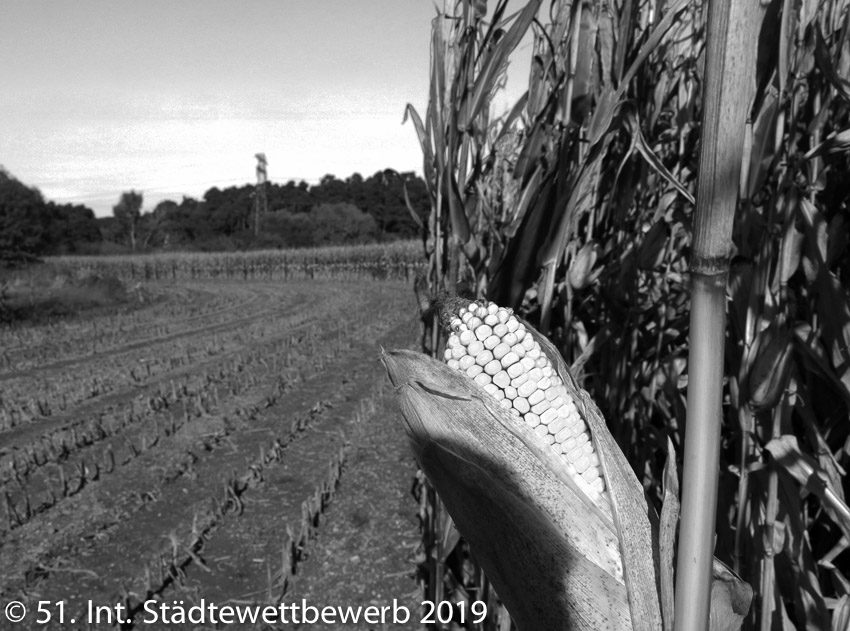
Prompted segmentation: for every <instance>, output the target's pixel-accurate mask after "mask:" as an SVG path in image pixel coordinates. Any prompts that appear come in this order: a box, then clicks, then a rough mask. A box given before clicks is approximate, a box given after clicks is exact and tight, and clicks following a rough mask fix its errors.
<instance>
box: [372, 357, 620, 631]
mask: <svg viewBox="0 0 850 631" xmlns="http://www.w3.org/2000/svg"><path fill="white" fill-rule="evenodd" d="M383 361H384V363H385V365H386V366H387V370H388V372H389V374H390V378H391V380H392V382H393V384H394V385H395V386H396V388H398V392H399V397H400V402H401V406H402V411H403V413H404V417H405V421H406V430H407V433H408V436H409V438H410V442H411V446H412V448H413V451H414V453H415V454H416V457H417V460H418V461H419V464H420V466H421V467H422V469H423V470H424V471H425V473H426V475H427V476H428V479H429V480H430V481H431V483H432V484H433V485H434V487H435V488H436V489H437V492H438V493H439V494H440V497H441V498H442V500H443V502H444V503H445V505H446V507H447V508H448V510H449V512H450V513H451V515H452V517H453V519H454V522H455V524H456V525H457V527H458V529H459V530H460V532H461V533H462V534H463V535H464V537H466V539H467V540H468V541H469V542H470V544H471V546H472V548H473V551H474V553H475V556H476V558H477V559H478V560H479V561H480V562H481V565H482V567H483V568H484V571H485V572H486V573H487V576H488V577H489V578H490V580H491V581H492V582H493V585H494V586H495V588H496V591H497V592H498V593H499V596H500V597H501V598H502V599H503V601H504V602H505V604H506V605H507V607H508V609H509V610H510V612H511V616H512V617H513V619H514V620H515V621H516V623H517V624H518V626H519V628H520V629H524V630H534V629H551V630H557V629H588V630H590V629H593V630H594V631H595V630H596V629H631V628H632V626H631V624H630V621H629V606H628V594H627V591H626V587H625V584H624V582H623V578H622V574H621V572H622V566H621V564H620V559H619V553H618V540H617V536H616V533H615V529H614V525H613V523H612V522H611V521H610V518H608V517H606V516H605V515H604V514H603V513H602V512H601V511H599V510H598V509H596V507H595V506H594V505H593V503H592V502H590V501H589V500H587V498H586V497H585V496H584V494H583V493H581V491H579V490H578V488H577V487H575V485H574V483H572V482H571V481H570V480H569V478H568V477H564V476H561V475H559V474H558V469H559V467H557V465H556V464H551V465H549V464H547V462H549V460H547V456H546V454H544V453H542V452H540V451H539V450H535V449H533V448H532V447H531V446H532V445H533V441H532V440H531V438H530V436H525V434H524V432H527V433H528V434H530V433H531V432H530V430H528V429H527V428H526V427H525V426H524V425H522V424H521V423H518V422H516V421H515V419H514V418H513V417H512V416H510V415H509V414H508V413H507V411H505V410H504V409H503V408H501V407H499V406H498V405H497V404H495V402H494V403H493V404H490V403H489V402H488V399H489V395H488V394H487V393H486V392H484V390H483V389H481V388H480V387H479V386H478V385H477V384H475V383H474V382H472V381H471V380H469V379H467V378H466V377H464V376H463V375H461V374H459V373H457V372H456V371H454V370H452V369H451V368H449V367H448V366H446V365H444V364H442V363H440V362H438V361H436V360H433V359H431V358H429V357H427V356H425V355H422V354H420V353H413V352H409V351H389V352H387V353H385V354H384V356H383ZM552 458H554V456H552ZM577 516H580V518H579V519H577V518H576V517H577Z"/></svg>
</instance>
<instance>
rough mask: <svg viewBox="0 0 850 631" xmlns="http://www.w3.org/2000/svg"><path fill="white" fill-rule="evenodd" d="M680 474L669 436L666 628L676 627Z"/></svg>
mask: <svg viewBox="0 0 850 631" xmlns="http://www.w3.org/2000/svg"><path fill="white" fill-rule="evenodd" d="M680 508H681V507H680V504H679V474H678V473H677V471H676V449H675V448H674V447H673V441H672V440H670V438H669V437H668V438H667V463H666V464H665V465H664V504H663V505H662V507H661V525H660V528H659V533H658V548H659V551H660V555H661V567H660V570H661V612H662V615H663V616H664V629H665V631H672V629H673V620H674V618H673V613H674V604H675V601H676V599H675V593H674V591H673V587H674V582H673V560H674V556H675V554H674V552H675V548H676V526H677V525H678V523H679V509H680Z"/></svg>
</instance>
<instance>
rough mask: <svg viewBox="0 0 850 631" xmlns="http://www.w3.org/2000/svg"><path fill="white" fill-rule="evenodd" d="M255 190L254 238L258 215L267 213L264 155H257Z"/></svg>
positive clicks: (257, 230)
mask: <svg viewBox="0 0 850 631" xmlns="http://www.w3.org/2000/svg"><path fill="white" fill-rule="evenodd" d="M254 157H255V158H257V190H256V191H254V236H255V237H256V236H257V235H258V234H259V233H260V215H264V214H266V212H268V201H267V200H266V164H267V162H266V154H264V153H257V154H255V155H254Z"/></svg>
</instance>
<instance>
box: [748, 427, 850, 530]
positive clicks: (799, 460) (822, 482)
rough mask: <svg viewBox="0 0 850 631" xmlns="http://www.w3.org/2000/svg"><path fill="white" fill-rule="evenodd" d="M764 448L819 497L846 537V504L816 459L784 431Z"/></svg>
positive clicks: (849, 524)
mask: <svg viewBox="0 0 850 631" xmlns="http://www.w3.org/2000/svg"><path fill="white" fill-rule="evenodd" d="M764 448H765V450H766V451H767V452H768V453H770V455H771V456H772V457H773V459H774V460H775V461H776V463H777V464H778V465H779V466H780V467H782V469H784V470H785V471H786V472H787V473H788V474H790V475H791V477H792V478H794V479H795V480H796V481H797V483H798V484H799V485H800V486H804V487H806V488H807V489H808V490H809V491H810V492H812V493H814V494H815V495H817V496H818V498H820V500H821V504H822V505H823V507H824V510H826V512H827V514H828V515H829V516H830V518H831V519H832V521H834V522H835V524H836V525H837V526H838V527H839V528H840V529H841V532H842V533H843V534H844V536H845V537H848V538H850V508H848V507H847V504H845V503H844V502H842V501H841V499H839V497H838V495H837V494H836V492H835V490H834V489H833V488H832V486H831V483H830V481H829V476H827V475H826V472H825V471H824V470H823V469H822V468H821V467H820V465H819V464H818V462H817V460H815V459H814V458H812V457H811V456H810V455H808V454H805V453H803V452H802V451H801V450H800V446H799V445H798V444H797V437H796V436H792V435H790V434H785V435H783V436H780V437H779V438H774V439H773V440H771V441H770V442H769V443H768V444H767V445H765V447H764Z"/></svg>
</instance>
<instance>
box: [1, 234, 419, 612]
mask: <svg viewBox="0 0 850 631" xmlns="http://www.w3.org/2000/svg"><path fill="white" fill-rule="evenodd" d="M376 251H377V250H376ZM322 256H327V257H331V256H335V255H334V253H333V252H330V253H327V252H325V253H319V254H316V253H311V254H310V255H309V256H308V257H304V256H302V258H300V259H299V258H298V256H297V255H296V256H295V257H293V258H289V259H287V260H288V261H290V262H292V261H293V260H295V261H297V263H292V264H293V265H296V264H297V265H301V264H306V265H318V263H315V260H316V258H317V257H318V258H319V259H321V257H322ZM263 257H267V258H263ZM189 258H190V259H191V260H190V262H189V263H187V264H185V265H184V264H183V263H181V262H180V261H179V260H178V259H179V257H174V258H173V259H169V258H163V259H155V258H147V259H144V258H142V257H139V258H138V259H133V260H129V261H128V260H122V259H118V260H114V261H111V260H103V259H91V260H85V261H81V260H75V259H66V260H63V261H61V262H58V263H56V262H54V265H52V266H49V268H50V269H51V270H53V271H54V272H56V273H58V274H59V277H60V278H61V277H62V274H72V275H74V274H95V275H97V274H103V275H104V276H106V277H110V278H115V277H116V276H119V275H120V276H123V277H124V278H126V279H133V278H136V279H137V280H136V283H137V284H140V285H141V286H142V288H143V291H142V294H141V295H142V296H143V297H144V300H142V301H137V302H134V303H133V304H129V305H121V307H120V308H116V309H105V310H96V311H93V312H90V313H86V314H84V315H83V316H80V317H66V318H60V319H48V320H46V321H43V322H42V321H38V322H35V323H31V322H16V323H14V324H10V325H4V326H2V327H0V558H2V563H0V566H2V571H0V597H2V598H3V599H4V601H5V602H9V601H12V600H14V601H18V602H19V603H21V604H22V606H25V607H26V608H27V609H28V610H29V612H30V613H31V614H32V615H29V616H27V619H26V620H24V621H23V622H21V623H19V624H18V625H16V626H17V627H19V628H21V629H27V628H42V626H43V625H42V624H40V623H38V622H36V620H37V619H39V618H41V619H42V620H43V616H42V615H38V616H37V615H36V611H37V607H38V605H39V604H40V603H49V606H48V609H49V611H50V613H51V614H52V615H53V620H52V622H55V623H57V624H56V625H55V627H54V626H51V625H48V627H49V628H59V627H63V628H64V627H65V626H71V625H70V624H69V619H70V618H75V619H76V620H77V622H78V624H77V625H74V628H81V629H82V628H91V629H95V628H98V629H100V628H107V627H109V628H112V624H111V623H113V622H114V619H112V620H109V621H107V620H106V619H105V618H104V619H102V620H101V624H96V623H92V622H91V620H89V619H88V618H87V617H86V615H85V611H86V602H91V603H94V604H95V605H97V606H101V605H102V606H104V607H107V608H108V607H109V606H112V608H113V610H114V607H115V605H116V603H118V604H120V605H121V606H122V608H123V612H124V614H125V615H124V616H123V618H124V619H125V623H124V624H122V625H121V628H125V629H132V628H141V627H145V628H148V627H150V628H158V629H165V628H168V629H172V628H173V629H182V628H194V626H195V625H189V624H188V622H187V623H186V624H185V625H183V624H167V623H162V624H159V625H156V624H154V625H153V626H151V625H150V624H148V623H145V622H143V620H145V619H146V613H145V612H146V609H145V606H146V605H145V603H153V605H154V606H159V604H162V603H165V604H169V603H173V602H177V601H182V602H184V603H186V607H189V606H190V605H199V604H200V603H202V602H204V600H205V601H206V602H215V603H217V604H218V603H220V604H222V605H224V604H236V605H240V606H243V607H254V608H255V609H256V607H259V606H264V605H273V606H274V605H278V604H279V603H286V602H289V601H291V602H300V599H301V598H306V599H307V600H308V601H312V602H315V603H316V604H317V605H323V604H333V605H341V606H348V605H351V606H357V605H362V602H363V601H362V600H358V599H356V594H355V593H354V591H353V589H354V587H355V586H360V588H362V589H366V588H368V589H370V590H373V591H372V592H370V593H372V594H378V597H380V598H381V599H384V600H386V601H389V602H392V599H393V598H396V599H398V600H399V601H400V602H403V603H405V604H406V605H407V606H409V607H410V608H411V609H416V608H418V601H415V602H414V601H413V599H412V597H411V598H407V599H405V598H406V596H405V595H406V594H413V590H415V582H414V581H413V579H412V575H413V572H414V569H413V568H414V562H415V559H414V558H413V548H414V547H415V545H416V542H417V540H416V524H415V509H416V505H415V503H414V501H413V499H412V498H411V497H410V495H409V481H410V479H411V477H412V476H413V475H414V471H415V468H413V467H412V466H411V462H410V459H409V457H408V458H406V459H397V460H392V461H389V462H383V461H381V462H373V460H372V459H370V458H369V457H364V455H363V454H364V452H368V453H370V454H371V453H376V454H381V455H382V456H383V457H386V456H387V455H388V454H390V453H392V449H393V448H396V449H397V450H399V451H401V449H402V448H404V447H406V446H405V445H404V444H403V443H402V442H401V440H400V439H401V438H402V436H401V428H399V427H396V424H395V418H394V416H393V415H392V414H391V413H390V411H389V409H388V403H387V402H386V401H385V399H386V396H387V392H386V390H387V388H386V384H385V383H384V381H383V380H382V379H380V374H379V373H378V372H377V371H378V369H379V367H378V365H377V363H376V361H375V355H374V353H375V348H376V345H378V344H399V343H402V344H404V343H408V342H409V340H410V339H411V338H412V335H413V332H414V330H415V326H416V319H415V306H414V304H413V300H412V294H411V292H410V285H409V283H406V282H404V281H403V280H402V281H400V280H390V279H386V278H376V276H378V277H380V276H382V275H385V276H396V277H398V276H400V277H401V278H403V277H404V275H405V274H406V272H405V271H404V270H405V266H406V265H407V264H408V263H409V262H408V261H407V260H405V259H404V258H403V257H402V256H400V258H399V259H398V261H396V263H397V266H396V267H389V266H387V264H386V260H383V259H382V260H383V261H384V262H383V263H382V262H381V260H378V259H376V258H375V257H373V256H372V255H370V254H364V255H363V258H362V260H357V259H355V260H353V261H350V263H351V265H350V266H348V265H347V264H346V262H345V261H344V260H342V259H337V260H336V263H338V264H339V265H340V266H341V267H340V268H338V269H336V270H333V271H329V270H328V268H321V274H319V273H317V274H316V275H315V276H313V277H310V276H306V277H302V278H300V279H299V278H292V277H291V276H296V273H295V272H293V271H292V270H290V272H289V274H290V278H289V279H288V280H286V281H284V280H283V278H282V277H283V275H284V272H283V271H282V270H283V269H284V264H283V263H282V262H281V261H282V260H283V256H278V257H277V258H273V257H272V255H269V254H259V255H253V256H251V257H244V259H240V258H239V257H235V256H231V257H219V256H208V257H207V258H206V259H204V258H203V257H200V256H193V257H189ZM246 261H247V263H246ZM258 261H259V262H266V263H267V264H268V265H269V266H270V267H272V268H273V274H272V275H273V276H274V278H273V280H267V279H266V278H264V277H263V273H264V272H260V271H259V269H260V268H259V265H260V263H258ZM237 263H238V265H237ZM172 264H173V265H174V267H172ZM361 264H362V265H363V267H358V266H360V265H361ZM245 265H249V266H250V265H254V266H255V268H254V269H255V270H256V271H253V272H251V274H250V275H249V276H248V277H242V276H241V273H242V270H243V269H246V267H245ZM379 265H385V269H384V271H383V272H381V273H380V274H375V273H374V270H376V269H377V268H378V266H379ZM146 268H147V269H151V270H159V271H163V270H169V271H168V273H167V274H163V275H164V276H167V277H166V278H159V279H157V278H155V275H156V272H154V273H153V274H152V275H151V276H148V277H147V279H145V277H144V276H142V275H141V274H143V270H145V269H146ZM171 269H176V270H177V271H176V277H172V276H171V274H170V270H171ZM248 269H250V267H249V268H248ZM317 269H319V268H317ZM193 270H194V272H193ZM228 270H229V271H228ZM193 273H194V274H195V275H196V277H195V278H194V279H193V278H191V276H192V274H193ZM134 274H135V276H134ZM227 274H232V276H233V278H232V279H228V278H225V277H223V276H226V275H227ZM300 274H301V273H300V272H299V273H298V275H300ZM334 274H336V276H334ZM322 275H324V276H325V277H319V276H322ZM327 276H330V277H331V278H327ZM140 278H141V279H143V280H138V279H140ZM116 282H117V281H116ZM394 445H398V447H394ZM379 447H380V449H379ZM374 474H377V475H379V476H380V478H381V479H380V480H378V481H377V482H375V481H373V480H371V478H370V476H372V475H374ZM364 476H365V478H364ZM343 481H344V487H343V485H342V482H343ZM364 488H367V489H369V490H370V494H369V496H368V498H367V499H366V500H364V499H363V498H361V497H359V496H358V493H362V492H364V491H363V490H362V489H364ZM364 502H365V503H366V505H367V506H368V510H366V511H365V513H363V514H364V517H362V518H361V521H362V520H365V522H366V524H365V525H364V524H363V523H360V524H359V525H358V527H357V528H356V532H358V533H359V532H361V531H362V532H367V533H371V532H372V530H373V529H374V530H380V531H381V532H386V533H394V534H392V535H388V537H391V539H392V543H391V545H392V547H393V550H391V551H387V550H384V549H383V548H382V546H381V543H380V542H376V541H375V539H374V537H373V538H372V539H371V540H370V541H365V542H357V541H354V542H352V541H351V540H350V538H346V537H345V536H344V534H343V535H340V534H339V532H338V530H334V531H333V533H334V535H333V536H328V535H327V534H326V535H325V536H324V537H323V539H322V540H321V541H319V540H318V535H319V533H320V531H324V532H327V531H328V530H329V529H330V528H331V527H333V528H335V529H339V528H340V523H342V524H343V529H344V527H345V524H346V523H347V522H346V520H347V519H349V515H350V514H354V515H359V514H360V512H363V511H364V509H363V508H362V506H361V505H360V504H363V503H364ZM394 502H397V503H399V505H400V506H404V505H405V504H407V506H406V508H405V510H404V514H405V515H406V516H407V520H401V519H396V520H393V515H395V514H397V513H401V512H402V511H401V510H400V509H399V508H396V507H395V506H394V504H393V503H394ZM331 506H333V507H334V509H335V510H336V513H335V514H336V517H333V516H331V515H330V514H329V511H330V510H331ZM340 511H344V512H340ZM358 511H360V512H358ZM390 511H392V512H390ZM372 522H374V526H373V525H372ZM350 529H351V530H352V531H354V530H355V529H354V528H350ZM407 531H409V532H407ZM405 536H408V537H409V539H410V542H408V543H405V544H404V546H402V545H401V544H402V543H404V537H405ZM336 539H339V540H340V541H342V542H344V543H345V545H347V546H349V548H350V549H352V550H355V551H359V554H361V555H362V556H363V558H364V559H365V560H366V561H364V563H360V564H358V566H357V567H356V569H357V571H358V574H359V576H360V581H359V583H358V582H352V581H345V584H346V585H349V586H351V590H350V591H349V592H346V593H345V594H344V598H343V596H339V595H338V594H337V595H336V596H334V595H329V594H328V593H326V592H324V591H322V589H321V579H322V577H323V575H325V574H328V572H326V571H325V570H323V568H322V566H321V564H317V563H307V560H308V558H309V557H310V556H311V555H313V554H315V555H316V556H317V558H318V559H324V558H328V557H327V555H328V550H329V546H330V545H332V544H333V542H334V541H335V540H336ZM329 541H330V543H329ZM352 545H354V548H351V546H352ZM388 545H390V544H389V543H388ZM378 552H380V554H381V562H374V560H372V559H371V557H370V556H369V555H370V554H376V553H378ZM354 553H355V552H352V553H351V554H354ZM351 554H349V555H348V556H351ZM408 557H410V558H408ZM346 558H348V557H346ZM340 571H341V570H340V569H339V567H336V566H335V567H334V568H333V572H340ZM375 573H379V575H377V576H375ZM386 575H389V578H387V576H386ZM370 576H371V578H370ZM296 599H299V600H296ZM55 603H62V607H64V609H63V610H60V609H59V605H56V604H55ZM148 606H150V605H148ZM62 611H63V612H64V616H65V619H64V623H65V624H58V623H59V619H58V616H59V615H60V612H62ZM104 615H106V614H104ZM147 617H148V618H149V616H147ZM85 620H88V622H83V621H85ZM107 622H110V624H107ZM260 627H261V625H259V624H257V625H252V626H245V627H241V628H260ZM4 628H5V627H4ZM266 628H267V627H266Z"/></svg>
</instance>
